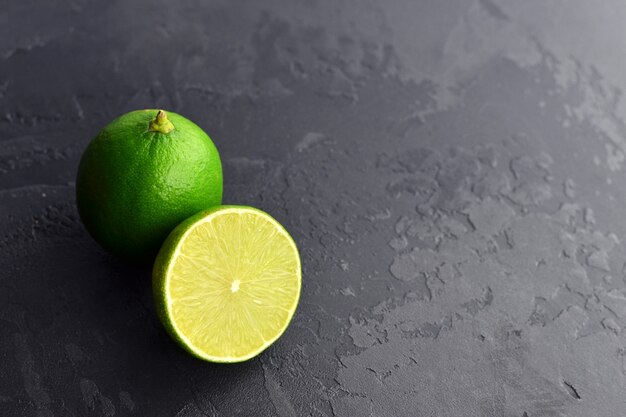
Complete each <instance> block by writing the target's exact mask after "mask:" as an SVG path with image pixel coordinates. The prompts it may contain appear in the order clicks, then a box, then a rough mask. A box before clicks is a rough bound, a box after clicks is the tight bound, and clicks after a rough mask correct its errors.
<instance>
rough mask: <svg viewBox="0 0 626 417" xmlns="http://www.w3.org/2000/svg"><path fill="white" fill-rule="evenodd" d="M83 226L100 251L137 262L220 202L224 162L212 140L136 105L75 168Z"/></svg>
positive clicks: (182, 120) (187, 122) (176, 120)
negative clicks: (189, 220) (178, 228)
mask: <svg viewBox="0 0 626 417" xmlns="http://www.w3.org/2000/svg"><path fill="white" fill-rule="evenodd" d="M76 202H77V205H78V211H79V214H80V217H81V220H82V221H83V224H84V225H85V227H86V228H87V230H88V231H89V233H90V234H91V235H92V236H93V237H94V239H95V240H96V241H98V242H99V243H100V244H101V245H102V246H103V247H104V248H105V249H106V250H108V251H109V252H111V253H113V254H116V255H118V256H120V257H123V258H127V259H130V260H136V261H142V260H146V259H147V258H148V257H150V256H152V255H154V254H156V252H157V251H158V249H159V247H160V246H161V244H162V243H163V241H164V240H165V238H166V237H167V235H168V234H169V233H170V232H171V231H172V229H174V227H175V226H176V225H177V224H178V223H180V222H181V221H182V220H184V219H186V218H188V217H189V216H191V215H192V214H195V213H197V212H199V211H201V210H204V209H207V208H209V207H212V206H216V205H219V204H221V202H222V164H221V161H220V157H219V154H218V152H217V149H216V148H215V145H214V144H213V142H212V141H211V138H209V136H208V135H207V134H206V133H204V131H203V130H202V129H201V128H200V127H198V126H197V125H196V124H194V123H193V122H191V121H190V120H188V119H186V118H184V117H182V116H180V115H178V114H176V113H171V112H168V113H166V112H165V111H163V110H137V111H132V112H130V113H127V114H124V115H122V116H120V117H118V118H117V119H115V120H113V121H112V122H111V123H109V124H108V125H107V126H106V127H105V128H104V129H102V131H101V132H100V133H99V134H98V135H97V136H96V138H95V139H94V140H92V141H91V143H90V144H89V146H88V147H87V149H86V150H85V153H84V154H83V157H82V159H81V161H80V165H79V168H78V177H77V179H76Z"/></svg>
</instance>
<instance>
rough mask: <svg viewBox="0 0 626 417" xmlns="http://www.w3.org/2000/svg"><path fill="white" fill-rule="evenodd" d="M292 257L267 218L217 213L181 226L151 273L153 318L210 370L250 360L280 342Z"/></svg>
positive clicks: (289, 304) (291, 248) (293, 284)
mask: <svg viewBox="0 0 626 417" xmlns="http://www.w3.org/2000/svg"><path fill="white" fill-rule="evenodd" d="M301 281H302V273H301V266H300V256H299V254H298V249H297V247H296V245H295V243H294V241H293V239H292V238H291V236H289V234H288V233H287V231H286V230H285V229H284V228H283V227H282V226H281V225H280V223H278V222H277V221H276V220H274V219H273V218H272V217H271V216H270V215H268V214H267V213H264V212H262V211H260V210H257V209H255V208H252V207H243V206H221V207H217V208H213V209H210V210H207V211H204V212H201V213H198V214H197V215H195V216H192V217H191V218H189V219H187V220H185V221H184V222H182V223H181V224H180V225H179V226H178V227H176V228H175V229H174V230H173V231H172V233H171V234H170V235H169V237H168V238H167V240H166V241H165V243H164V244H163V247H162V248H161V251H160V252H159V255H158V256H157V260H156V262H155V266H154V272H153V290H154V297H155V301H156V307H157V311H158V313H159V316H160V318H161V321H162V322H163V324H164V325H165V327H166V329H167V330H168V332H169V333H170V334H171V336H172V337H173V338H174V339H175V340H176V341H178V342H179V343H180V344H181V345H182V346H183V347H184V348H185V349H186V350H188V351H189V352H191V353H192V354H193V355H194V356H197V357H199V358H201V359H204V360H207V361H211V362H242V361H245V360H247V359H250V358H252V357H254V356H256V355H258V354H259V353H261V352H262V351H263V350H265V349H266V348H267V347H268V346H270V345H271V344H272V343H273V342H274V341H276V339H278V338H279V337H280V335H282V334H283V332H284V331H285V329H286V328H287V326H288V325H289V322H290V321H291V318H292V317H293V314H294V312H295V310H296V306H297V304H298V299H299V298H300V288H301Z"/></svg>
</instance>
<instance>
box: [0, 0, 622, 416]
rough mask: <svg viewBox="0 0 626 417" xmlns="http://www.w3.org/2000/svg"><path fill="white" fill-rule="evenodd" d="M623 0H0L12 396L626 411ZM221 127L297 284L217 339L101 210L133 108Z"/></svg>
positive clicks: (238, 184)
mask: <svg viewBox="0 0 626 417" xmlns="http://www.w3.org/2000/svg"><path fill="white" fill-rule="evenodd" d="M625 17H626V4H625V3H624V2H622V1H619V0H611V1H608V0H607V1H603V2H590V1H587V0H570V1H564V0H549V1H518V0H476V1H473V0H430V1H411V0H389V1H378V2H376V1H371V0H334V1H325V2H324V1H321V0H318V1H309V0H306V1H304V0H303V1H292V0H281V1H279V0H273V1H269V0H268V1H243V0H239V1H232V0H223V1H214V2H207V1H201V0H182V1H164V0H158V1H138V0H124V1H123V0H112V1H107V2H104V1H100V2H96V1H90V0H71V1H66V2H55V1H48V2H46V1H36V0H8V3H7V0H3V1H2V2H0V231H1V232H0V250H1V253H2V255H1V256H0V358H1V360H0V415H1V416H42V417H49V416H105V417H111V416H150V417H160V416H168V417H170V416H171V417H174V416H175V417H196V416H279V417H288V416H289V417H291V416H348V417H361V416H411V417H414V416H453V417H454V416H463V417H465V416H468V417H469V416H476V417H489V416H507V417H508V416H511V417H537V416H581V417H590V416H597V417H602V416H607V417H616V416H624V415H626V334H625V333H624V331H623V329H624V326H625V325H626V282H625V279H626V264H625V262H626V253H625V250H624V249H625V246H626V245H625V243H624V242H625V241H626V221H625V216H624V213H625V211H626V210H624V208H625V206H626V188H625V187H626V180H625V179H624V164H625V156H624V152H626V140H625V133H626V101H625V99H624V97H623V91H624V90H625V89H626V53H625V51H626V33H625V30H624V18H625ZM146 107H159V108H164V109H168V110H172V111H176V112H179V113H181V114H183V115H185V116H187V117H189V118H190V119H192V120H194V121H195V122H197V123H198V124H199V125H200V126H202V127H203V128H204V129H205V130H206V131H207V132H208V133H209V134H210V135H211V136H212V137H213V139H214V141H215V142H216V144H217V146H218V148H219V149H220V151H221V155H222V158H223V161H224V167H225V168H224V169H225V178H226V182H225V202H227V203H240V204H250V205H254V206H257V207H260V208H262V209H264V210H267V211H268V212H270V213H271V214H273V215H274V216H275V217H276V218H278V219H279V220H280V221H281V222H282V223H283V224H284V225H285V226H286V227H287V229H288V230H289V231H290V232H291V233H292V235H293V236H294V238H295V239H296V241H297V243H298V245H299V247H300V249H301V252H302V259H303V269H304V271H303V272H304V287H303V294H302V298H301V303H300V306H299V309H298V312H297V314H296V316H295V318H294V321H293V322H292V325H291V327H290V328H289V330H288V331H287V332H286V333H285V335H284V336H283V337H282V338H281V339H280V340H279V341H278V342H277V343H276V344H275V345H274V346H273V347H272V348H270V349H269V350H268V351H266V352H265V353H264V354H263V355H261V356H260V357H259V358H256V359H254V360H251V361H249V362H247V363H244V364H239V365H231V366H224V365H212V364H207V363H203V362H201V361H198V360H196V359H193V358H191V357H189V356H188V355H186V354H185V353H184V352H183V351H182V350H181V349H179V348H178V347H177V346H176V345H175V344H174V343H173V342H171V341H170V340H169V338H168V337H167V336H166V335H165V333H164V332H163V330H162V329H161V327H160V325H159V323H158V322H157V320H156V319H155V315H154V310H153V306H152V299H151V295H150V283H149V275H150V270H149V268H138V267H130V266H127V265H124V264H123V263H121V262H119V261H118V260H116V259H115V258H113V257H111V256H109V255H107V254H106V253H104V252H103V251H102V250H101V249H99V248H98V246H97V245H96V244H95V243H94V242H93V241H92V240H91V239H90V238H89V236H88V235H87V234H86V233H85V231H84V229H83V227H82V226H81V224H80V222H79V220H78V218H77V213H76V207H75V203H74V178H75V172H76V167H77V163H78V160H79V158H80V155H81V152H82V150H83V149H84V148H85V146H86V145H87V143H88V142H89V140H90V139H91V138H92V137H93V136H94V135H95V134H96V133H97V132H98V130H99V129H100V128H101V127H102V126H103V125H104V124H106V123H107V122H108V121H110V120H111V119H112V118H114V117H115V116H117V115H119V114H122V113H124V112H127V111H130V110H133V109H138V108H146Z"/></svg>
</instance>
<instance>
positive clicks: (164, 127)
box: [150, 110, 174, 134]
mask: <svg viewBox="0 0 626 417" xmlns="http://www.w3.org/2000/svg"><path fill="white" fill-rule="evenodd" d="M172 130H174V125H173V124H172V122H170V121H169V119H168V118H167V113H165V110H159V111H158V112H157V114H156V117H155V118H154V120H152V121H151V122H150V131H151V132H159V133H164V134H165V133H170V132H171V131H172Z"/></svg>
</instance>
